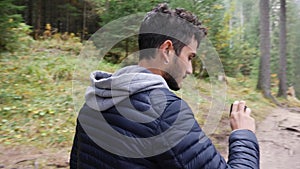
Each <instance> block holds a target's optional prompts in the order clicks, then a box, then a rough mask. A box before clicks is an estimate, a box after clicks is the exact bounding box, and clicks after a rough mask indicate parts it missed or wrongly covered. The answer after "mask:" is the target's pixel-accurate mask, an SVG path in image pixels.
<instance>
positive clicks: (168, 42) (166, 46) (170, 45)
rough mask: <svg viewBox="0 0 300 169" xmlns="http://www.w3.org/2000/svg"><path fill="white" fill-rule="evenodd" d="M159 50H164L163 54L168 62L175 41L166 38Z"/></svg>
mask: <svg viewBox="0 0 300 169" xmlns="http://www.w3.org/2000/svg"><path fill="white" fill-rule="evenodd" d="M159 50H160V51H161V52H162V56H163V58H164V60H165V62H166V63H168V62H169V54H170V53H171V52H172V51H173V50H174V47H173V42H172V41H171V40H166V41H165V42H164V43H163V44H161V45H160V47H159Z"/></svg>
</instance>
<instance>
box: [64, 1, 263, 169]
mask: <svg viewBox="0 0 300 169" xmlns="http://www.w3.org/2000/svg"><path fill="white" fill-rule="evenodd" d="M205 35H206V29H205V28H203V27H202V25H201V23H200V22H199V21H198V19H197V17H195V16H194V15H193V14H191V13H190V12H188V11H185V10H183V9H175V10H171V9H169V8H168V6H167V5H166V4H160V5H159V6H158V7H156V8H154V9H153V10H152V11H150V12H149V13H148V14H147V15H146V16H145V18H144V20H143V22H142V24H141V27H140V34H139V48H140V61H139V64H138V65H136V66H129V67H125V68H123V69H121V70H119V71H117V72H115V73H114V74H108V73H105V72H99V71H98V72H93V73H92V74H91V81H92V85H91V86H90V87H88V89H87V92H86V102H85V104H84V106H83V107H82V109H81V110H80V113H79V116H78V121H77V127H76V134H75V138H74V143H73V147H72V152H71V159H70V167H71V169H75V168H82V169H86V168H101V169H102V168H116V169H119V168H121V169H123V168H130V169H133V168H138V169H140V168H145V169H146V168H147V169H148V168H150V169H154V168H162V169H175V168H188V169H196V168H199V169H200V168H205V169H223V168H238V169H246V168H251V169H257V168H259V146H258V142H257V139H256V136H255V134H254V132H255V122H254V119H253V118H251V117H250V113H251V110H250V109H249V108H246V110H244V108H245V104H246V103H245V102H244V101H240V102H239V101H236V102H235V103H234V104H233V107H232V113H231V117H230V124H231V127H232V129H233V132H232V133H231V134H230V138H229V157H228V162H226V161H225V160H224V158H223V157H222V156H221V155H220V153H219V152H217V150H216V149H215V147H214V145H213V144H212V142H211V140H210V139H208V138H207V136H206V135H205V134H204V132H203V131H202V130H201V128H200V126H199V125H198V123H197V122H196V120H195V118H194V116H193V113H192V110H191V109H190V108H189V106H188V105H187V103H186V102H185V101H183V100H182V99H181V98H179V97H177V96H176V95H175V94H174V93H172V92H171V91H170V89H172V90H179V89H180V88H181V85H182V82H183V79H184V78H185V77H186V76H187V75H188V74H191V73H192V62H191V60H192V59H193V58H194V57H195V55H196V50H197V47H198V46H199V43H200V42H201V39H202V38H203V37H204V36H205Z"/></svg>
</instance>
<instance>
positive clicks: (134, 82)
mask: <svg viewBox="0 0 300 169" xmlns="http://www.w3.org/2000/svg"><path fill="white" fill-rule="evenodd" d="M90 79H91V86H89V87H88V88H87V90H86V95H85V99H86V104H87V105H88V106H89V107H90V108H92V109H94V110H97V111H104V110H107V109H109V108H111V107H113V106H114V105H116V104H118V103H120V102H121V101H123V100H125V99H127V98H128V97H129V96H131V95H133V94H135V93H138V92H143V91H148V90H152V89H157V88H168V85H167V83H166V81H165V80H164V79H163V78H162V77H161V76H159V75H156V74H153V73H151V72H150V71H149V70H147V69H145V68H143V67H140V66H137V65H135V66H128V67H125V68H122V69H120V70H119V71H117V72H115V73H114V74H110V73H106V72H101V71H95V72H92V73H91V75H90Z"/></svg>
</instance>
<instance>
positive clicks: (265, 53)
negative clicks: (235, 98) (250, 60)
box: [257, 0, 272, 98]
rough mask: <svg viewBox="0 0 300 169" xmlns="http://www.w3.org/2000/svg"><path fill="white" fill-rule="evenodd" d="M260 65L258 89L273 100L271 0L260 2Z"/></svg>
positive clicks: (261, 0)
mask: <svg viewBox="0 0 300 169" xmlns="http://www.w3.org/2000/svg"><path fill="white" fill-rule="evenodd" d="M259 10H260V54H261V58H260V65H259V77H258V83H257V89H259V90H262V91H263V94H264V96H265V97H266V98H272V96H271V92H270V86H271V85H270V16H269V0H260V3H259Z"/></svg>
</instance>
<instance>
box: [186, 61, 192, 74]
mask: <svg viewBox="0 0 300 169" xmlns="http://www.w3.org/2000/svg"><path fill="white" fill-rule="evenodd" d="M192 73H193V65H192V62H189V63H188V65H187V69H186V74H192Z"/></svg>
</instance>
